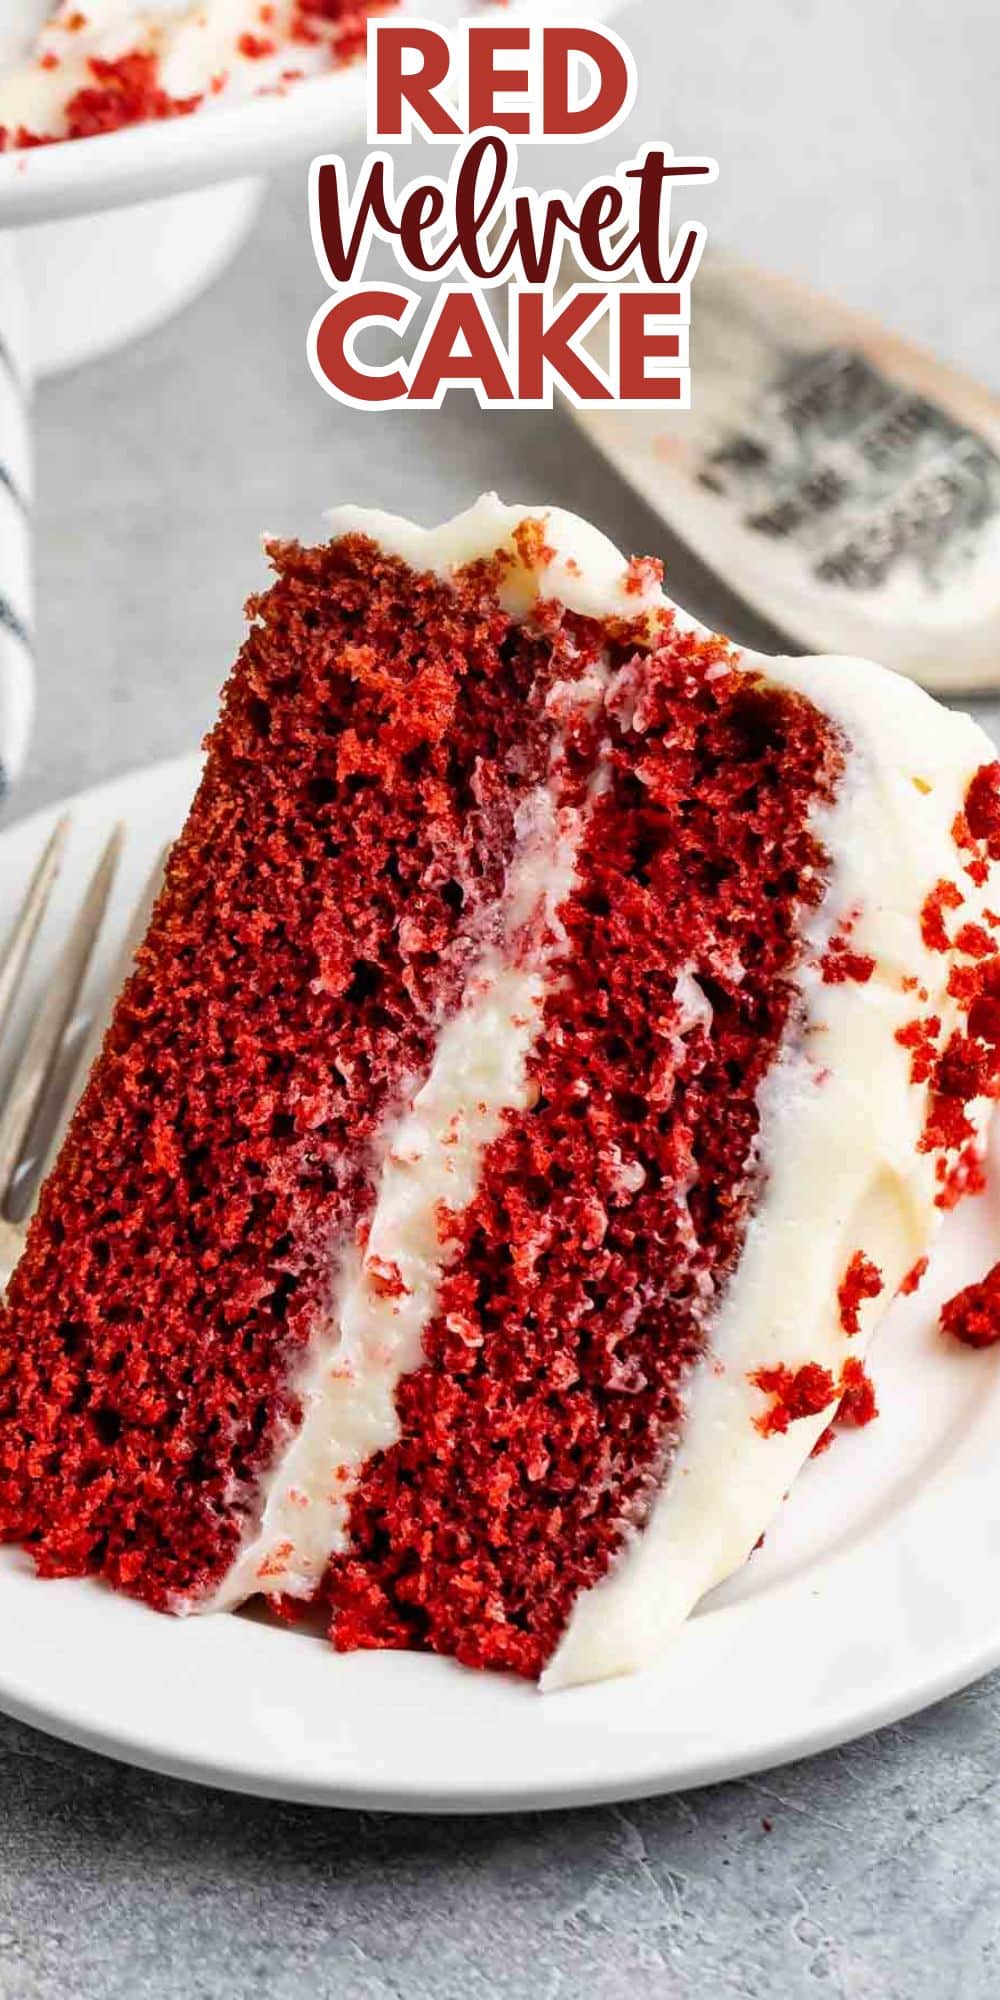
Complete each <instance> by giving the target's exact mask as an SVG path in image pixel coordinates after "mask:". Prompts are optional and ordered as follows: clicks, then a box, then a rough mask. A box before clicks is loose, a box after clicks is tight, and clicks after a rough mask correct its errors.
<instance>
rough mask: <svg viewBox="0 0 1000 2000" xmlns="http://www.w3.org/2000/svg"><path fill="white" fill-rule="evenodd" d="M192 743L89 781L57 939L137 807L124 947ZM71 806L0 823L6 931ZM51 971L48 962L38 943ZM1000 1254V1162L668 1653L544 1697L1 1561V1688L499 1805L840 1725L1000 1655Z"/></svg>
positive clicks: (212, 1756)
mask: <svg viewBox="0 0 1000 2000" xmlns="http://www.w3.org/2000/svg"><path fill="white" fill-rule="evenodd" d="M197 773H198V760H197V758H194V757H190V758H185V759H182V760H181V761H179V762H176V763H170V764H162V765H158V766H154V767H152V768H151V769H148V770H145V771H138V772H135V773H134V774H133V775H131V776H130V777H127V778H122V779H119V780H117V781H116V782H115V783H113V784H110V785H105V786H103V787H101V788H100V789H98V790H96V791H92V792H88V793H84V794H82V795H81V796H80V797H79V798H78V799H76V800H74V801H72V802H71V803H72V807H73V812H74V818H75V831H74V835H73V840H72V843H71V850H70V855H69V860H68V863H67V867H66V870H65V875H64V879H63V882H62V883H61V885H60V888H59V891H58V895H59V898H60V901H59V906H58V908H57V909H55V910H54V911H53V915H52V920H51V923H50V924H49V925H48V927H47V933H46V943H47V944H48V945H51V943H52V942H53V940H54V939H55V937H57V936H58V934H59V932H60V930H61V929H64V927H65V913H66V911H67V910H68V908H69V907H70V905H71V904H72V901H73V899H74V896H75V895H78V894H79V890H80V885H81V882H82V879H83V876H84V873H85V870H86V868H87V866H88V864H89V862H90V861H91V860H92V858H93V857H94V855H95V854H96V851H97V848H98V845H99V843H100V841H101V839H102V837H103V836H104V834H105V833H106V832H107V829H108V826H109V824H110V823H111V822H112V820H114V819H116V818H120V819H122V820H124V821H125V822H126V823H127V826H128V828H129V840H128V846H127V850H126V864H125V870H124V875H123V879H122V881H121V883H120V885H119V890H118V894H117V898H116V902H115V905H114V908H113V911H112V917H111V921H110V923H109V927H108V936H107V943H106V950H105V963H106V965H107V964H110V962H111V959H112V954H113V951H114V948H115V945H116V943H117V942H118V940H119V939H120V934H121V929H122V926H123V924H124V922H125V917H126V913H127V910H128V908H129V907H130V904H131V902H132V900H133V898H134V897H135V896H136V894H137V893H138V890H139V887H140V884H141V882H142V880H143V878H144V876H145V874H146V872H147V871H148V869H149V867H150V865H151V862H152V860H153V858H154V856H155V854H156V853H157V852H158V851H159V848H160V847H161V845H162V844H163V842H164V841H165V840H167V839H169V838H170V837H171V835H172V834H173V833H175V832H176V830H177V829H178V827H179V826H180V823H181V821H182V819H183V816H184V811H185V808H186V805H187V803H188V800H189V798H190V796H191V793H192V790H193V787H194V784H195V781H196V778H197ZM58 810H59V808H57V807H53V808H51V809H50V810H49V811H46V812H44V813H41V814H38V815H36V816H35V817H34V818H33V819H31V820H27V821H25V822H23V823H22V824H20V825H17V826H13V827H11V828H9V829H8V830H7V831H6V832H5V833H3V834H0V934H2V932H3V929H4V927H5V925H6V922H7V920H8V919H9V917H10V915H11V913H12V911H13V909H14V907H15V904H16V901H17V898H18V893H19V889H20V887H21V885H23V883H24V882H25V880H26V878H27V875H28V871H29V868H30V866H31V864H32V862H33V860H34V859H35V857H36V856H37V854H38V851H39V849H40V847H41V845H42V842H43V840H44V838H45V835H46V833H47V831H48V830H49V828H50V826H51V824H52V821H53V819H54V817H55V815H56V813H57V811H58ZM40 973H41V975H42V976H44V961H43V962H42V963H41V964H40ZM998 1252H1000V1181H998V1180H997V1179H996V1177H995V1179H994V1188H993V1191H992V1192H991V1193H988V1194H987V1195H986V1196H985V1197H984V1198H983V1199H982V1200H981V1201H978V1202H976V1203H974V1204H969V1205H968V1206H967V1208H966V1210H965V1211H964V1212H960V1213H959V1214H958V1215H956V1216H954V1217H952V1218H951V1219H950V1221H949V1223H948V1226H947V1229H946V1232H945V1234H944V1236H943V1238H942V1241H941V1244H940V1248H939V1251H938V1253H937V1255H936V1257H935V1259H934V1262H933V1265H932V1269H931V1271H930V1273H929V1274H928V1277H927V1279H926V1280H925V1282H924V1285H923V1287H922V1289H921V1291H920V1293H918V1294H917V1296H916V1297H915V1298H913V1299H908V1300H906V1301H904V1302H903V1303H902V1304H901V1305H899V1306H898V1307H897V1308H896V1309H894V1311H893V1312H892V1314H891V1315H890V1319H889V1321H888V1322H887V1324H886V1326H885V1328H884V1330H883V1332H882V1334H881V1335H880V1338H879V1340H878V1342H877V1345H876V1349H875V1355H874V1364H873V1372H874V1375H875V1381H876V1386H877V1389H878V1394H879V1400H880V1402H881V1404H882V1415H881V1417H880V1419H879V1421H878V1422H877V1423H875V1424H873V1425H871V1426H870V1427H869V1429H867V1430H865V1431H862V1432H856V1433H854V1434H853V1435H845V1436H842V1437H841V1438H840V1439H838V1441H837V1443H836V1444H835V1445H834V1447H833V1449H832V1450H831V1451H830V1452H828V1453H827V1454H826V1455H825V1456H824V1457H823V1458H821V1459H818V1460H815V1461H814V1462H813V1463H812V1464H810V1465H809V1466H808V1467H807V1468H806V1470H805V1472H804V1473H803V1475H802V1478H801V1479H800V1481H799V1483H798V1484H797V1486H796V1488H795V1491H794V1494H793V1496H792V1498H791V1500H790V1501H789V1503H788V1504H787V1506H786V1507H785V1509H784V1512H783V1514H782V1517H781V1519H780V1521H779V1522H778V1524H777V1526H776V1527H775V1528H774V1530H773V1531H772V1532H771V1533H770V1534H769V1535H768V1538H767V1542H766V1544H765V1546H764V1548H763V1549H762V1550H761V1551H760V1552H759V1553H758V1554H757V1555H756V1556H755V1557H754V1559H753V1561H752V1562H751V1563H750V1565H749V1566H748V1568H747V1569H746V1570H745V1571H744V1572H743V1573H742V1574H741V1575H740V1576H739V1577H737V1578H735V1579H733V1580H732V1581H731V1582H730V1583H729V1584H727V1585H726V1586H725V1588H724V1589H722V1590H720V1591H717V1592H716V1593H715V1594H714V1595H713V1596H712V1598H711V1599H709V1600H708V1601H706V1603H705V1604H704V1605H703V1607H702V1608H701V1610H700V1611H699V1612H698V1613H697V1615H696V1616H695V1617H694V1618H692V1619H691V1621H690V1622H689V1624H688V1625H687V1627H686V1628H685V1630H684V1631H683V1633H682V1634H681V1636H680V1638H679V1640H678V1642H677V1645H676V1646H675V1648H674V1651H673V1654H672V1655H671V1657H670V1659H669V1660H668V1661H667V1663H666V1664H665V1665H664V1666H662V1667H661V1668H659V1669H658V1670H657V1671H655V1672H652V1673H647V1674H643V1675H641V1676H638V1677H637V1678H635V1679H633V1680H627V1681H618V1682H611V1683H606V1684H605V1685H603V1686H599V1687H591V1688H578V1689H574V1690H572V1691H570V1692H568V1693H564V1694H558V1695H551V1696H548V1697H542V1696H540V1695H538V1694H537V1693H536V1692H535V1690H534V1689H533V1688H531V1687H528V1686H524V1685H522V1684H520V1683H518V1682H516V1681H513V1680H508V1679H506V1678H503V1677H501V1676H493V1675H485V1674H475V1673H471V1672H466V1671H465V1670H463V1669H462V1668H459V1667H456V1666H454V1665H452V1664H451V1663H448V1662H445V1661H441V1660H436V1659H430V1658H424V1657H420V1656H417V1655H411V1654H403V1653H386V1654H372V1653H364V1654H356V1655H353V1656H348V1657H338V1656H337V1655H336V1654H334V1653H333V1652H331V1651H330V1650H329V1648H328V1647H327V1646H326V1645H325V1644H324V1643H323V1642H322V1640H320V1639H318V1638H313V1637H310V1636H306V1635H304V1634H302V1633H295V1632H289V1631H286V1630H283V1629H281V1628H280V1627H277V1626H273V1625H271V1624H268V1623H265V1622H263V1620H262V1619H258V1618H255V1617H249V1616H240V1617H225V1616H222V1617H215V1618H204V1619H198V1618H193V1619H190V1620H188V1621H187V1622H175V1621H173V1620H171V1619H169V1618H163V1617H159V1616H158V1615H157V1614H156V1613H155V1612H152V1611H148V1610H146V1609H145V1608H144V1607H143V1606H141V1605H138V1604H133V1603H130V1602H128V1601H127V1600H126V1599H124V1598H118V1597H114V1596H112V1595H111V1594H110V1593H109V1592H107V1591H105V1590H104V1589H103V1588H102V1587H100V1586H99V1585H97V1584H94V1583H91V1582H82V1583H81V1582H59V1583H43V1582H39V1581H38V1580H37V1578H36V1577H35V1576H34V1574H33V1572H32V1570H31V1567H30V1564H29V1563H28V1562H27V1561H26V1559H25V1558H24V1557H23V1556H22V1555H21V1554H20V1553H19V1552H17V1551H15V1550H6V1551H3V1552H2V1554H0V1633H2V1635H3V1636H2V1638H0V1707H3V1708H4V1709H6V1710H7V1711H8V1712H9V1713H10V1714H12V1715H16V1716H18V1717H20V1718H22V1719H23V1720H25V1721H27V1722H30V1723H34V1724H36V1725H37V1726H38V1727H40V1728H42V1729H46V1730H49V1731H51V1732H52V1733H53V1734H55V1735H58V1736H62V1737H66V1738H67V1739H69V1740H70V1741H72V1742H75V1743H81V1744H84V1745H86V1746H88V1747H89V1748H92V1749H96V1750H101V1751H105V1752H107V1753H108V1754H110V1755H112V1756H117V1757H122V1758H125V1759H127V1760H129V1761H130V1762H133V1763H136V1764H141V1765H145V1766H147V1767H149V1768H151V1769H154V1770H159V1771H165V1772H169V1773H172V1774H175V1775H178V1776H182V1777H186V1778H194V1779H200V1780H202V1781H204V1782H206V1783H210V1784H217V1785H224V1786H228V1787H231V1788H233V1789H235V1790H241V1791H248V1792H255V1793H261V1794H265V1795H272V1796H275V1797H280V1798H290V1799H301V1800H306V1801H311V1802H315V1803H317V1804H328V1805H355V1806H365V1807H386V1808H388V1807H391V1808H399V1809H407V1810H412V1811H468V1812H486V1811H500V1810H502V1809H508V1808H512V1807H528V1806H530V1807H539V1806H565V1805H574V1804H575V1805H579V1804H585V1803H588V1802H592V1801H595V1800H599V1799H619V1798H620V1799H624V1798H629V1797H637V1796H640V1795H642V1794H644V1793H653V1792H661V1791H669V1790H672V1789H678V1788H680V1787H683V1786H688V1785H695V1784H703V1783H706V1782H709V1781H711V1780H713V1779H720V1778H727V1777H733V1776H736V1775H738V1774H740V1773H744V1772H747V1771H753V1770H759V1769H762V1768H764V1767H765V1766H767V1765H772V1764H776V1763H780V1762H782V1761H783V1760H786V1759H788V1758H791V1757H797V1756H801V1755H803V1754H804V1753H806V1752H809V1751H813V1750H820V1749H823V1748H826V1747H829V1746H830V1745H832V1744H836V1743H841V1742H844V1741H845V1740H846V1739H848V1738H849V1737H852V1736H857V1735H859V1734H860V1733H861V1732H863V1731H864V1730H867V1729H872V1728H874V1727H875V1726H876V1725H877V1724H880V1723H885V1722H889V1721H892V1720H894V1719H895V1718H897V1717H899V1716H901V1715H905V1714H907V1713H910V1712H912V1711H913V1710H914V1709H917V1708H920V1707H923V1706H924V1705H926V1704H927V1703H928V1702H931V1701H934V1700H936V1699H937V1698H938V1697H939V1696H941V1695H944V1694H947V1693H949V1692H950V1691H952V1690H953V1689H955V1688H958V1687H961V1686H962V1685H963V1684H964V1683H966V1682H968V1681H970V1680H972V1679H973V1678H974V1677H975V1676H976V1675H977V1674H981V1673H983V1672H985V1671H986V1669H987V1668H989V1667H991V1666H993V1665H995V1664H997V1663H998V1662H1000V1479H998V1477H997V1471H996V1467H997V1462H998V1455H1000V1350H997V1351H996V1352H993V1353H980V1354H975V1353H971V1352H968V1351H967V1350H965V1349H961V1348H957V1347H952V1346H949V1345H947V1344H946V1343H945V1342H944V1341H943V1340H942V1338H941V1337H940V1336H939V1335H938V1334H937V1333H935V1331H934V1326H935V1319H936V1310H937V1308H938V1306H939V1305H940V1302H941V1301H942V1299H944V1298H946V1297H947V1296H948V1295H949V1294H950V1293H951V1292H952V1291H953V1290H954V1289H955V1288H956V1287H957V1286H959V1285H961V1284H964V1283H966V1282H967V1281H968V1280H969V1279H970V1278H972V1277H974V1276H979V1275H981V1274H982V1273H983V1271H984V1270H985V1268H986V1266H987V1264H988V1263H989V1262H991V1261H992V1260H993V1259H994V1258H995V1257H996V1256H997V1254H998Z"/></svg>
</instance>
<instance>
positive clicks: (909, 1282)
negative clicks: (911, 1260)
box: [899, 1257, 928, 1299]
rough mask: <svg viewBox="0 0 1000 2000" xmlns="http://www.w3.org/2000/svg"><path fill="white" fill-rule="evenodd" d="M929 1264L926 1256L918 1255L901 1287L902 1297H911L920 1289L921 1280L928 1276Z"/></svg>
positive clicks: (900, 1293)
mask: <svg viewBox="0 0 1000 2000" xmlns="http://www.w3.org/2000/svg"><path fill="white" fill-rule="evenodd" d="M927 1264H928V1259H927V1258H926V1257H918V1258H917V1261H916V1263H915V1264H912V1265H911V1266H910V1269H909V1270H908V1271H907V1273H906V1276H905V1278H904V1279H903V1282H902V1284H901V1285H900V1287H899V1296H900V1298H904V1299H906V1298H909V1297H911V1295H912V1294H913V1293H914V1292H916V1291H919V1289H920V1285H921V1281H922V1280H923V1278H924V1277H925V1276H926V1272H927Z"/></svg>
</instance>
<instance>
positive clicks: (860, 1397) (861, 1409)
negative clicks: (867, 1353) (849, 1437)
mask: <svg viewBox="0 0 1000 2000" xmlns="http://www.w3.org/2000/svg"><path fill="white" fill-rule="evenodd" d="M840 1391H841V1393H840V1403H839V1405H838V1407H837V1415H836V1419H835V1421H836V1423H837V1425H838V1426H843V1427H844V1428H845V1429H847V1430H860V1429H862V1427H863V1426H864V1425H865V1424H870V1423H873V1422H874V1420H875V1418H876V1417H877V1416H878V1404H877V1402H876V1400H875V1387H874V1384H873V1382H872V1379H871V1376H870V1375H869V1374H868V1372H867V1369H866V1368H865V1365H864V1362H863V1361H858V1360H856V1359H855V1358H854V1356H851V1358H850V1359H849V1360H847V1361H845V1363H844V1366H843V1368H842V1370H841V1375H840Z"/></svg>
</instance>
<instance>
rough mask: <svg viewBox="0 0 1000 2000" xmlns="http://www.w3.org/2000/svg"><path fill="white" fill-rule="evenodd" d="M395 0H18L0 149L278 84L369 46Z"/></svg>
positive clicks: (5, 72)
mask: <svg viewBox="0 0 1000 2000" xmlns="http://www.w3.org/2000/svg"><path fill="white" fill-rule="evenodd" d="M394 4H395V0H198V4H196V5H193V4H192V0H160V4H158V5H155V6H145V7H141V6H139V7H137V6H136V5H135V4H134V0H83V4H82V5H77V4H75V0H62V4H61V5H60V6H57V7H54V8H53V7H52V6H51V5H46V4H45V0H41V4H40V0H13V12H12V13H11V11H10V0H8V5H7V8H5V10H4V12H5V18H4V20H3V22H2V23H0V152H2V151H4V150H17V149H18V148H19V147H23V146H31V145H39V144H44V143H47V142H50V141H53V140H59V139H82V138H90V137H93V136H94V135H95V134H96V133H100V132H111V131H116V130H118V129H119V128H120V127H122V126H125V125H137V124H141V123H143V122H144V121H145V120H147V119H159V118H174V117H178V116H182V115H184V114H185V113H187V112H191V111H196V110H197V109H198V108H199V107H200V106H201V105H203V104H205V103H208V102H212V101H220V102H232V101H233V100H234V99H237V100H238V99H239V98H242V97H247V96H252V95H253V94H254V93H255V92H258V91H260V90H280V89H283V88H285V87H286V86H287V85H288V84H290V83H292V82H294V81H297V80H298V79H299V78H301V77H303V76H309V75H315V74H317V73H318V72H320V71H322V70H324V69H328V68H329V67H331V65H335V64H338V63H343V62H350V61H352V60H354V59H355V58H356V57H358V56H361V55H363V54H364V50H365V35H366V24H367V21H368V17H369V16H370V15H371V14H373V13H381V12H384V11H385V10H386V9H387V8H389V7H391V6H393V5H394Z"/></svg>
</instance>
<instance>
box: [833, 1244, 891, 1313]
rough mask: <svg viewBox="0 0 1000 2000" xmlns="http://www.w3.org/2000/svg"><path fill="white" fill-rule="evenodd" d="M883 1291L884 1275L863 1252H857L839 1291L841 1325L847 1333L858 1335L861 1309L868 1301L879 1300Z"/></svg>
mask: <svg viewBox="0 0 1000 2000" xmlns="http://www.w3.org/2000/svg"><path fill="white" fill-rule="evenodd" d="M881 1291H882V1273H881V1271H880V1270H879V1268H878V1265H877V1264H873V1263H872V1261H871V1258H870V1257H866V1256H865V1254H864V1251H863V1250H856V1251H855V1252H854V1255H853V1257H852V1258H851V1261H850V1263H849V1264H848V1266H847V1270H846V1272H845V1274H844V1277H843V1278H842V1280H841V1283H840V1286H839V1288H838V1291H837V1301H838V1304H839V1306H840V1324H841V1326H842V1327H843V1329H844V1332H845V1333H851V1334H853V1333H857V1332H858V1329H859V1327H860V1324H861V1321H860V1317H859V1316H860V1312H861V1307H862V1305H863V1304H864V1302H865V1300H866V1299H877V1298H878V1297H879V1295H880V1293H881Z"/></svg>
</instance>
